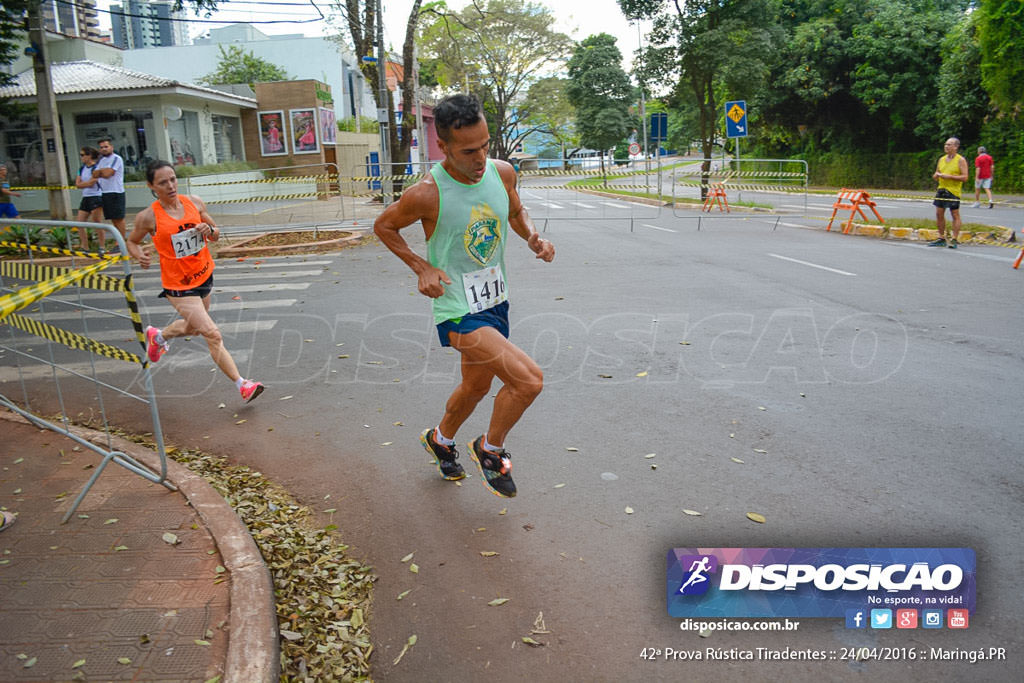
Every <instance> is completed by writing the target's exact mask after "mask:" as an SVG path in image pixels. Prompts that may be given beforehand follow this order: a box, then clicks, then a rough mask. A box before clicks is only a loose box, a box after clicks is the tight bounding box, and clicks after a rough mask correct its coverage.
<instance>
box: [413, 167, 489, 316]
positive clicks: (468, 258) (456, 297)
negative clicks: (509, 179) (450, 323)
mask: <svg viewBox="0 0 1024 683" xmlns="http://www.w3.org/2000/svg"><path fill="white" fill-rule="evenodd" d="M430 174H431V175H432V176H433V178H434V183H435V184H436V185H437V194H438V209H437V226H436V227H435V228H434V234H432V235H431V236H430V240H429V241H428V242H427V259H428V260H429V261H430V264H431V265H432V266H434V267H435V268H440V269H441V270H443V271H444V272H445V273H447V274H448V277H449V278H451V281H452V283H451V284H450V285H445V291H444V294H443V295H442V296H440V297H438V298H437V299H434V301H433V305H434V322H435V324H436V323H442V322H444V321H445V320H452V319H455V318H461V317H462V316H464V315H467V314H469V313H476V312H479V311H480V310H486V309H487V308H491V307H493V306H495V305H497V304H498V303H500V302H501V301H504V300H506V299H507V298H508V289H507V287H506V283H505V242H506V240H507V237H508V192H507V191H506V190H505V183H503V182H502V180H501V175H500V174H499V173H498V168H497V167H496V166H495V165H494V162H493V161H492V160H490V159H488V160H487V169H486V170H485V171H484V175H483V178H481V179H480V182H478V183H476V184H474V185H465V184H463V183H460V182H459V181H457V180H455V179H454V178H452V177H451V176H450V175H448V172H447V171H446V170H445V169H444V167H443V166H442V165H441V164H435V165H434V167H433V168H431V169H430Z"/></svg>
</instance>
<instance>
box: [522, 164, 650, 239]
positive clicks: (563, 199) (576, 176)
mask: <svg viewBox="0 0 1024 683" xmlns="http://www.w3.org/2000/svg"><path fill="white" fill-rule="evenodd" d="M545 161H553V160H545ZM660 185H661V180H660V169H659V168H657V167H655V166H654V165H653V164H648V163H647V162H645V161H630V162H629V163H624V164H623V163H620V164H617V165H616V164H613V163H606V165H605V168H604V170H602V169H601V168H600V167H599V166H595V165H594V162H593V160H591V164H590V165H589V166H583V165H580V166H579V167H578V168H572V166H570V167H569V168H568V169H563V168H552V167H547V168H536V169H532V168H527V169H523V170H520V172H519V196H520V198H522V200H523V204H524V205H526V207H527V209H528V210H529V212H530V216H531V217H532V218H533V220H534V221H535V222H538V223H540V222H543V223H544V224H545V225H546V224H547V223H548V222H550V221H552V220H568V221H577V220H591V221H608V220H612V221H630V225H631V228H630V229H631V230H632V221H634V220H641V219H642V220H654V219H656V218H658V216H660V215H661V210H662V206H663V205H664V203H665V202H664V200H663V198H662V197H660V196H659V193H658V188H659V187H660Z"/></svg>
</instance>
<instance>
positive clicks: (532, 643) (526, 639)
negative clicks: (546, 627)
mask: <svg viewBox="0 0 1024 683" xmlns="http://www.w3.org/2000/svg"><path fill="white" fill-rule="evenodd" d="M523 642H524V643H526V644H527V645H529V646H530V647H544V643H538V642H537V641H536V640H534V639H533V638H531V637H530V636H523Z"/></svg>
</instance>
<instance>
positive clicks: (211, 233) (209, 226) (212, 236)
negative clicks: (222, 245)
mask: <svg viewBox="0 0 1024 683" xmlns="http://www.w3.org/2000/svg"><path fill="white" fill-rule="evenodd" d="M189 199H191V200H192V203H193V204H195V207H196V209H197V210H198V211H199V218H200V219H202V221H203V222H202V223H200V224H199V225H197V226H196V230H197V231H198V232H199V234H200V235H202V236H203V237H206V238H207V239H209V240H210V241H211V242H216V241H217V240H219V239H220V228H218V227H217V224H216V223H214V222H213V217H212V216H211V215H210V212H209V211H207V210H206V203H205V202H204V201H203V200H202V199H200V198H199V197H197V196H195V195H194V194H192V195H189Z"/></svg>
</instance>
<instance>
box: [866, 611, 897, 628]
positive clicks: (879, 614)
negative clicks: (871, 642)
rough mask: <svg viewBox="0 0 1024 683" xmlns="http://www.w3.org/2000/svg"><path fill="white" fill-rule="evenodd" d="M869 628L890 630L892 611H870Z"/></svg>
mask: <svg viewBox="0 0 1024 683" xmlns="http://www.w3.org/2000/svg"><path fill="white" fill-rule="evenodd" d="M871 628H892V610H891V609H873V610H871Z"/></svg>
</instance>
